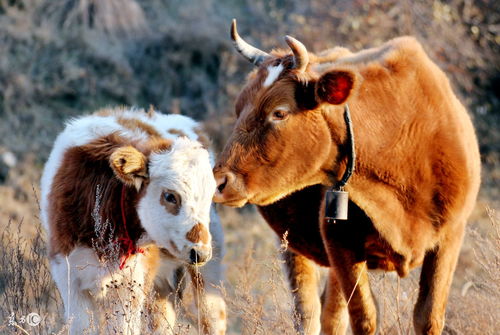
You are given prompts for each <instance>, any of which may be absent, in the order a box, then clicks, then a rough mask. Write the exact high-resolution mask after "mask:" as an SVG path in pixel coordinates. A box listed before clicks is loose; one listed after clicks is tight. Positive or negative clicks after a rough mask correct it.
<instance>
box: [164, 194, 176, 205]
mask: <svg viewBox="0 0 500 335" xmlns="http://www.w3.org/2000/svg"><path fill="white" fill-rule="evenodd" d="M163 197H164V198H165V201H166V202H170V203H172V204H174V205H177V199H176V198H175V195H173V194H172V193H169V192H165V193H163Z"/></svg>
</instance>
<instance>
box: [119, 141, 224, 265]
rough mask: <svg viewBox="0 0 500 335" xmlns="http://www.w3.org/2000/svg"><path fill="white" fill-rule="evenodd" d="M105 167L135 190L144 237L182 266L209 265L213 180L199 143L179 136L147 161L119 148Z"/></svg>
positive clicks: (130, 149) (131, 149)
mask: <svg viewBox="0 0 500 335" xmlns="http://www.w3.org/2000/svg"><path fill="white" fill-rule="evenodd" d="M110 163H111V167H112V169H113V170H114V172H115V175H116V176H117V177H118V178H119V179H120V180H121V181H122V182H124V183H125V184H128V185H130V186H132V185H134V186H135V187H136V188H138V189H140V192H139V193H140V194H141V197H140V199H139V202H138V206H137V214H138V217H139V220H140V222H141V225H142V227H143V228H144V230H145V231H146V233H147V234H148V236H149V238H151V239H152V240H153V241H155V243H156V244H157V245H158V246H159V247H160V248H162V249H165V250H166V252H167V253H168V254H170V255H172V256H173V257H174V258H176V259H178V260H180V261H182V262H186V263H190V264H202V263H205V262H207V261H208V260H210V258H211V256H212V248H211V240H212V237H211V235H210V232H209V223H210V205H211V201H212V196H213V193H214V190H215V180H214V177H213V174H212V167H211V165H210V160H209V154H208V152H207V150H205V149H204V148H202V146H201V144H199V143H198V142H195V141H191V140H189V139H187V138H184V137H181V138H178V139H176V140H175V141H174V142H173V143H172V145H171V146H170V148H168V149H166V150H161V151H153V152H151V153H150V154H149V155H148V156H146V155H145V154H144V153H143V152H141V151H140V150H138V149H136V148H134V147H132V146H125V147H121V148H118V149H117V150H116V151H115V152H113V154H112V155H111V157H110Z"/></svg>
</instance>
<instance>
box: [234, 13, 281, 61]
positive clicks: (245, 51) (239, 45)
mask: <svg viewBox="0 0 500 335" xmlns="http://www.w3.org/2000/svg"><path fill="white" fill-rule="evenodd" d="M231 39H232V40H233V44H234V47H235V48H236V50H238V52H239V53H240V54H242V55H243V57H245V58H246V59H248V60H249V61H250V62H251V63H253V64H254V65H256V66H259V65H260V64H261V63H262V62H263V61H265V60H266V59H268V58H269V57H271V56H270V55H269V54H268V53H266V52H264V51H262V50H260V49H257V48H256V47H253V46H251V45H250V44H248V43H247V42H245V41H244V40H243V39H242V38H241V37H240V35H239V34H238V31H237V29H236V19H233V22H231Z"/></svg>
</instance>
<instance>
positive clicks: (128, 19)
mask: <svg viewBox="0 0 500 335" xmlns="http://www.w3.org/2000/svg"><path fill="white" fill-rule="evenodd" d="M499 6H500V2H498V1H493V0H450V1H441V0H436V1H427V0H417V1H396V0H391V1H381V0H370V1H368V0H366V1H343V0H338V1H334V2H332V1H325V0H312V1H307V2H304V1H301V0H279V1H278V0H274V1H264V0H256V1H250V0H238V1H232V0H206V1H203V2H198V1H196V2H195V1H191V2H190V1H162V0H126V1H117V0H113V1H111V0H110V1H95V0H1V1H0V51H1V54H2V57H1V58H0V134H1V135H2V136H1V137H0V154H2V155H3V153H5V152H10V153H13V154H14V155H15V156H16V157H17V158H18V159H17V160H18V162H19V163H17V165H15V166H13V167H8V166H3V165H2V164H3V163H2V159H1V158H2V156H0V231H1V243H2V244H1V247H2V251H1V252H0V272H1V273H0V301H1V302H2V303H1V304H0V325H1V326H0V333H6V334H11V333H13V334H15V333H17V334H25V332H23V331H22V330H20V329H19V328H13V327H7V326H6V325H7V322H8V317H9V316H10V315H11V313H12V312H14V316H15V318H16V319H17V320H19V318H20V317H21V316H22V315H27V314H28V313H30V312H32V311H37V312H39V313H40V314H41V315H42V316H44V317H45V318H44V319H43V320H42V325H41V326H39V327H37V328H30V327H28V326H26V325H25V326H24V327H25V329H26V331H27V332H28V333H29V334H50V333H51V332H55V333H58V332H59V333H64V330H65V328H64V324H63V321H62V304H61V299H60V297H59V296H58V293H57V290H55V287H54V284H53V282H52V280H51V279H50V274H49V271H48V268H47V260H46V257H45V255H46V252H45V243H44V238H45V237H44V235H43V232H41V231H40V228H39V223H38V219H37V213H38V208H37V207H38V206H37V202H36V199H35V197H34V192H33V188H34V189H35V190H36V189H37V186H36V185H37V184H38V180H39V176H40V171H41V167H42V164H43V162H44V161H45V160H46V157H47V155H48V153H49V151H50V148H51V145H52V142H53V140H54V138H55V136H56V134H57V133H58V132H59V131H60V130H62V128H63V120H66V119H68V118H70V117H72V116H77V115H81V114H82V113H86V112H91V111H93V110H95V109H97V108H101V107H104V106H107V105H119V104H126V105H137V106H139V107H148V106H149V104H153V105H155V106H156V107H157V108H158V109H160V110H162V111H165V112H169V111H177V112H180V113H182V114H185V115H189V116H192V117H195V118H196V119H200V120H205V125H206V128H207V130H208V132H209V133H210V135H211V138H212V139H213V144H214V147H215V148H216V149H217V150H220V149H221V148H222V146H223V144H224V141H225V139H226V138H227V136H228V134H229V132H230V129H231V126H232V122H233V121H234V116H233V105H234V99H235V97H236V96H237V94H238V92H239V90H240V88H241V86H242V84H243V82H244V80H245V75H246V73H248V71H249V70H250V69H251V66H250V65H249V64H247V63H246V62H245V61H244V60H242V59H241V58H240V57H239V56H238V55H237V54H236V53H235V52H234V51H233V50H232V47H231V44H230V41H229V37H228V25H229V22H230V20H231V19H232V18H233V17H236V18H238V20H239V23H240V24H239V27H240V29H241V34H242V35H243V36H244V37H245V38H246V39H247V40H248V41H250V42H251V43H254V44H255V45H256V46H259V47H261V48H263V49H265V50H269V49H271V48H275V47H285V43H284V42H283V40H282V37H283V36H284V35H285V34H290V35H293V36H295V37H297V38H299V39H300V40H302V41H303V42H304V43H305V44H306V46H307V47H308V48H309V49H311V50H315V51H318V50H321V49H324V48H327V47H332V46H334V45H343V46H347V47H349V48H351V49H353V50H358V49H360V48H363V47H368V46H375V45H378V44H380V43H381V42H382V41H384V40H387V39H389V38H392V37H395V36H398V35H403V34H413V35H416V36H417V37H418V38H419V40H420V41H421V42H422V43H423V44H424V47H425V48H426V50H427V51H428V52H429V53H430V55H431V57H432V58H433V59H434V60H436V62H438V64H439V65H440V66H441V67H442V68H443V69H444V70H445V71H446V73H447V74H448V75H449V76H450V79H451V81H452V84H453V85H454V86H455V88H456V91H457V92H458V94H459V95H460V97H461V99H462V101H464V103H465V104H466V106H467V107H468V109H469V111H470V113H471V115H472V117H473V119H474V123H475V125H476V129H477V132H478V138H479V140H480V145H481V154H482V159H483V187H482V190H481V194H480V198H479V200H478V205H477V208H476V210H475V212H474V214H473V216H472V218H471V220H470V221H471V224H470V225H469V230H468V233H467V236H466V239H465V243H464V246H463V248H462V253H461V257H460V260H459V264H458V267H457V271H456V275H455V279H454V283H453V289H452V293H451V297H450V302H449V304H448V313H447V318H448V321H447V328H446V330H445V333H447V334H494V333H495V331H496V329H498V328H500V325H499V321H498V320H499V319H500V315H499V314H498V311H499V310H500V308H499V307H500V306H499V301H500V299H499V298H500V297H499V292H500V287H499V285H500V284H499V283H500V278H499V271H500V264H499V262H500V261H499V258H500V250H499V243H500V241H499V237H498V234H499V233H498V230H499V229H500V228H499V227H500V222H499V219H498V213H499V210H500V208H498V207H496V206H498V199H499V197H500V168H499V166H500V132H499V131H498V129H499V128H500V114H499V113H498V110H499V107H500V100H499V94H498V86H499V84H498V83H499V81H500V75H499V73H500V58H499V57H498V55H499V52H500V37H499V34H498V33H499V25H500V15H499V13H500V8H499ZM33 185H35V186H34V187H33ZM488 204H489V205H490V206H492V207H493V211H492V212H490V216H488V213H487V212H486V210H485V208H486V206H488ZM220 212H221V217H222V221H223V224H224V229H225V234H226V247H227V255H226V257H225V265H226V267H227V271H226V278H227V279H226V281H225V282H224V283H223V285H222V286H221V287H220V289H221V290H223V292H224V294H225V296H226V297H227V299H226V300H227V302H228V305H229V306H228V307H229V333H230V334H254V333H255V334H293V333H294V331H293V327H292V326H291V325H292V324H293V320H294V318H295V315H294V313H293V308H292V305H293V304H292V300H291V296H290V294H289V291H288V289H287V285H286V281H285V279H284V277H283V274H282V271H281V266H282V264H281V261H280V247H279V243H277V240H276V238H275V237H274V233H273V232H272V231H271V230H270V229H269V227H267V225H266V224H265V222H263V220H262V219H261V218H260V217H259V216H258V215H257V214H256V212H255V210H254V209H253V208H245V209H243V210H238V211H237V210H232V209H227V208H220ZM495 213H496V214H495ZM371 277H372V283H373V288H374V291H375V292H376V296H377V297H378V303H379V306H380V308H381V312H382V317H383V318H382V320H381V326H382V333H383V334H407V333H408V332H410V330H411V329H412V327H411V314H412V312H411V311H412V309H413V303H414V299H415V295H416V293H415V292H416V291H415V288H416V283H417V282H418V280H417V278H418V271H417V272H415V273H412V275H411V277H410V278H408V279H405V280H401V281H400V280H398V279H397V278H394V277H392V276H391V275H387V274H385V275H382V274H371ZM177 308H178V309H179V313H181V314H184V315H186V318H185V320H182V322H180V323H179V325H178V327H179V328H178V329H177V330H176V332H177V333H181V334H187V333H190V332H191V333H193V332H195V330H196V320H195V322H191V323H190V322H187V321H186V320H187V319H189V316H190V315H191V312H190V311H189V308H188V307H182V306H178V307H177Z"/></svg>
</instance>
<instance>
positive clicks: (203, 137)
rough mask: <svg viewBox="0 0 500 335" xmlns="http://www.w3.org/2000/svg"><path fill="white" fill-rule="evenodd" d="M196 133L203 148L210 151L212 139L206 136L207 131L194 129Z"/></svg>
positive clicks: (199, 128)
mask: <svg viewBox="0 0 500 335" xmlns="http://www.w3.org/2000/svg"><path fill="white" fill-rule="evenodd" d="M194 132H195V134H196V135H197V136H198V138H197V139H196V140H197V141H198V142H200V143H201V145H202V146H203V148H205V149H207V150H208V149H209V148H210V139H209V138H208V136H207V135H206V134H205V131H203V129H202V128H201V127H196V128H195V129H194Z"/></svg>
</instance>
